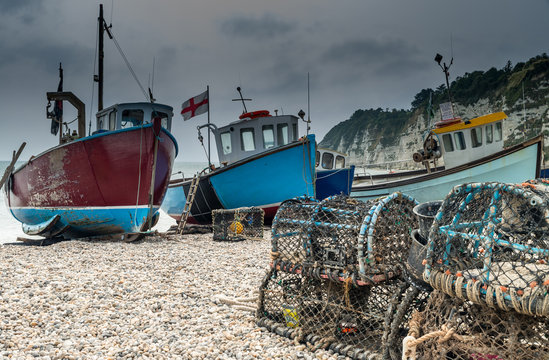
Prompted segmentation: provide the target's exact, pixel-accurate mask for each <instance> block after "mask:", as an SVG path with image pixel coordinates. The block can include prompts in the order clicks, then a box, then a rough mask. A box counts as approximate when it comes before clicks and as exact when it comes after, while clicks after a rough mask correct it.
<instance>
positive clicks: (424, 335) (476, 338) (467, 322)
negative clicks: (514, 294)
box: [403, 290, 549, 360]
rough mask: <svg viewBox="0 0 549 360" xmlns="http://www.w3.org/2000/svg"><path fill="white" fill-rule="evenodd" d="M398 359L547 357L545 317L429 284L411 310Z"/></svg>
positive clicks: (541, 359) (532, 359)
mask: <svg viewBox="0 0 549 360" xmlns="http://www.w3.org/2000/svg"><path fill="white" fill-rule="evenodd" d="M409 327H410V332H409V335H410V336H409V337H407V338H405V340H404V341H403V342H404V349H403V355H405V356H403V359H407V360H415V359H442V360H445V359H452V360H504V359H505V360H516V359H521V360H547V359H549V337H548V336H549V320H548V319H547V318H545V317H532V316H528V315H524V314H519V313H517V312H514V311H502V310H500V309H497V308H496V309H493V308H488V307H487V306H485V305H477V304H474V303H472V302H471V301H468V300H463V299H459V298H452V297H450V296H448V295H446V294H444V293H443V292H441V291H437V290H435V291H434V292H433V293H432V294H431V296H430V298H429V300H428V301H427V305H426V307H425V309H424V311H422V312H417V313H414V314H413V315H412V317H411V321H410V326H409Z"/></svg>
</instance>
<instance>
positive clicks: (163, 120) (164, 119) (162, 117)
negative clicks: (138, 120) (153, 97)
mask: <svg viewBox="0 0 549 360" xmlns="http://www.w3.org/2000/svg"><path fill="white" fill-rule="evenodd" d="M155 117H159V118H160V120H161V123H162V127H163V128H164V129H168V114H166V113H163V112H161V111H153V112H152V113H151V123H152V121H153V120H154V118H155Z"/></svg>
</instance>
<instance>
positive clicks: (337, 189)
mask: <svg viewBox="0 0 549 360" xmlns="http://www.w3.org/2000/svg"><path fill="white" fill-rule="evenodd" d="M354 175H355V166H354V165H351V166H350V167H348V168H344V169H334V170H319V171H317V172H316V198H317V199H318V200H323V199H325V198H327V197H329V196H332V195H338V194H344V195H349V194H350V192H351V187H352V185H353V177H354Z"/></svg>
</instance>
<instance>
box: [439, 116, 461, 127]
mask: <svg viewBox="0 0 549 360" xmlns="http://www.w3.org/2000/svg"><path fill="white" fill-rule="evenodd" d="M460 122H461V118H460V117H456V118H453V119H446V120H440V121H437V122H436V123H435V128H437V129H440V128H442V127H446V126H450V125H454V124H459V123H460Z"/></svg>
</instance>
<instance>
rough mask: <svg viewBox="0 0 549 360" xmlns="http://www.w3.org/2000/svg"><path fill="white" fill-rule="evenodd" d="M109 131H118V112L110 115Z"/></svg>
mask: <svg viewBox="0 0 549 360" xmlns="http://www.w3.org/2000/svg"><path fill="white" fill-rule="evenodd" d="M109 130H116V111H112V112H110V113H109Z"/></svg>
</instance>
